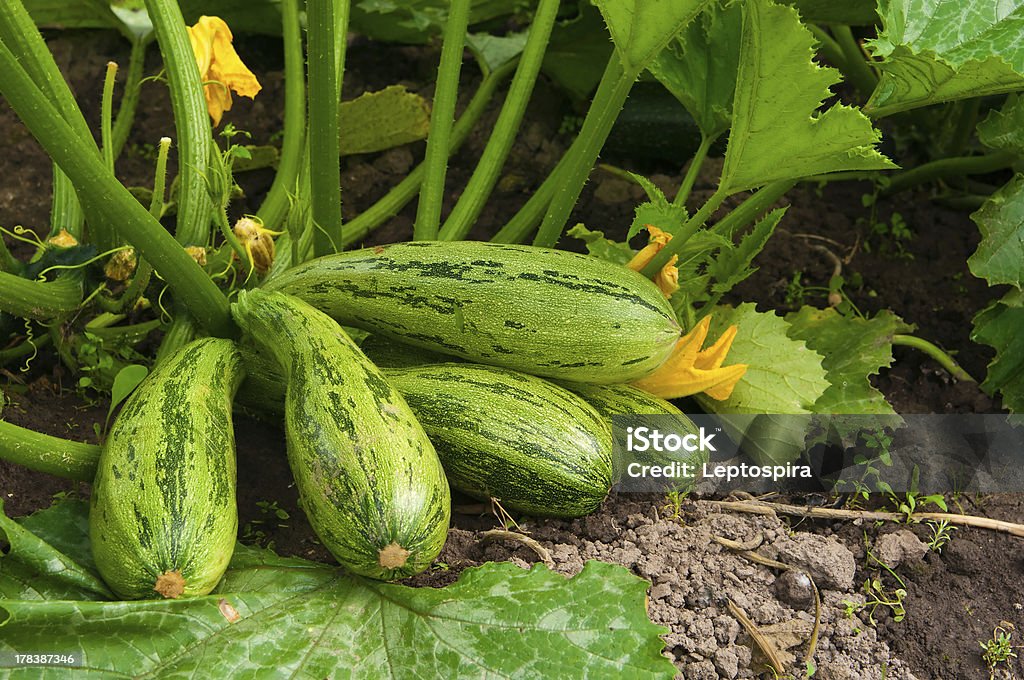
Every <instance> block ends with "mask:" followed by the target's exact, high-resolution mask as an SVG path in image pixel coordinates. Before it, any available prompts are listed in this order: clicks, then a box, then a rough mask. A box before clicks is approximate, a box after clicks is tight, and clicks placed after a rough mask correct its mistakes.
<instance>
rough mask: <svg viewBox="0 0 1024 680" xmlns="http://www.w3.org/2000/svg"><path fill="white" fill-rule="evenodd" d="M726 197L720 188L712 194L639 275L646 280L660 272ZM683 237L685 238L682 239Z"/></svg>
mask: <svg viewBox="0 0 1024 680" xmlns="http://www.w3.org/2000/svg"><path fill="white" fill-rule="evenodd" d="M726 195H727V194H726V193H725V192H724V191H722V189H721V188H719V189H718V191H716V192H715V193H714V194H712V195H711V198H709V199H708V200H707V202H706V203H705V204H704V205H702V206H701V207H700V210H698V211H697V212H696V213H695V214H694V216H693V217H691V218H690V219H689V220H687V222H686V224H684V225H683V227H682V229H680V230H679V231H680V233H679V234H677V235H676V237H675V238H673V239H672V240H671V241H669V242H668V245H666V246H665V247H664V248H662V249H661V252H659V253H658V254H657V255H655V256H654V259H652V260H651V261H650V262H648V263H647V266H646V267H644V268H643V271H642V272H641V273H642V274H643V275H644V276H646V277H648V278H650V277H653V276H654V275H656V274H657V273H658V272H659V271H661V268H662V267H664V266H665V265H666V264H668V261H669V260H670V259H671V258H672V256H673V255H678V254H679V253H680V252H682V250H683V248H684V247H685V246H686V241H687V240H688V239H689V236H691V235H692V234H693V233H694V232H696V231H697V230H698V229H700V228H701V227H702V226H704V223H705V222H707V221H708V218H710V217H711V216H712V215H714V214H715V211H716V210H718V208H719V206H721V205H722V201H724V200H725V198H726ZM684 235H685V238H683V236H684Z"/></svg>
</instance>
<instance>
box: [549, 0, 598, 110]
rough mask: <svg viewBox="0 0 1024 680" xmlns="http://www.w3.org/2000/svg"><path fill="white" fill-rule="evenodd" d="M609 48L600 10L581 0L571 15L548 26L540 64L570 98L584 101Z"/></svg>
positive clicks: (594, 83) (591, 89)
mask: <svg viewBox="0 0 1024 680" xmlns="http://www.w3.org/2000/svg"><path fill="white" fill-rule="evenodd" d="M613 49H614V47H612V44H611V42H610V41H609V40H608V32H607V31H606V30H605V27H604V21H603V20H602V19H601V13H600V12H598V11H597V9H596V8H595V7H594V6H593V5H592V4H590V2H588V1H587V0H582V1H581V2H580V3H579V14H578V15H577V16H576V17H575V18H573V19H571V20H568V21H559V22H557V23H556V24H555V26H554V28H552V29H551V38H550V39H549V40H548V48H547V50H545V52H544V63H543V65H542V66H541V68H542V69H543V70H544V74H545V75H547V76H548V77H549V78H551V79H552V80H553V81H555V83H556V84H557V85H558V86H559V87H561V88H562V89H563V90H565V91H566V92H568V93H569V95H570V96H571V97H572V98H573V99H575V100H576V101H584V100H586V99H587V98H588V97H589V96H590V95H591V94H592V93H593V92H594V88H596V87H597V84H598V82H600V80H601V74H602V73H604V67H605V64H607V63H608V56H609V55H610V54H611V52H612V50H613Z"/></svg>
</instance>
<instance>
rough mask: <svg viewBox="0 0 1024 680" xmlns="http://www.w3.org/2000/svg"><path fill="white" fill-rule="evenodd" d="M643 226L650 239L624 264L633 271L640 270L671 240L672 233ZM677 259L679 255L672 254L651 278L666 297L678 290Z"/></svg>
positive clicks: (648, 225)
mask: <svg viewBox="0 0 1024 680" xmlns="http://www.w3.org/2000/svg"><path fill="white" fill-rule="evenodd" d="M644 227H646V228H647V233H648V234H649V236H650V240H649V241H648V243H647V245H646V246H644V248H643V250H641V251H640V252H638V253H637V254H636V255H634V256H633V259H632V260H630V261H629V262H627V263H626V266H627V267H629V268H630V269H632V270H634V271H640V270H642V269H643V268H644V267H646V266H647V263H648V262H650V261H651V260H653V259H654V256H655V255H657V254H658V252H659V251H660V250H661V249H662V248H664V247H665V246H666V245H668V242H669V241H671V240H672V234H670V233H668V232H667V231H663V230H661V229H658V228H657V227H655V226H653V225H650V224H645V225H644ZM678 261H679V256H678V255H673V256H672V259H671V260H669V261H668V262H667V263H665V266H664V267H662V268H661V271H660V272H658V275H657V276H655V277H654V279H653V281H654V284H655V285H656V286H658V288H659V289H660V290H661V294H662V295H664V296H665V297H666V298H670V297H672V293H674V292H676V291H677V290H679V269H678V267H676V262H678Z"/></svg>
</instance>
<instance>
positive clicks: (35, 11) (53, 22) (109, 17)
mask: <svg viewBox="0 0 1024 680" xmlns="http://www.w3.org/2000/svg"><path fill="white" fill-rule="evenodd" d="M22 4H23V5H24V6H25V9H27V10H28V13H29V15H30V16H31V17H32V20H33V21H34V22H36V25H37V26H40V27H45V28H114V29H117V28H120V21H119V20H118V18H117V16H115V14H114V13H113V12H112V11H111V9H110V3H107V2H103V0H22Z"/></svg>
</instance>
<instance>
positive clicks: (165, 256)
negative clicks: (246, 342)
mask: <svg viewBox="0 0 1024 680" xmlns="http://www.w3.org/2000/svg"><path fill="white" fill-rule="evenodd" d="M0 73H3V77H2V78H0V94H2V95H3V96H4V97H5V98H6V99H7V102H8V103H9V104H10V106H11V108H13V109H14V111H15V112H16V113H17V114H18V117H19V118H21V120H22V122H23V123H24V124H25V125H26V126H27V127H28V129H29V131H30V132H31V133H32V135H33V136H34V137H35V138H36V139H37V140H38V141H39V143H40V144H41V145H42V146H43V148H44V149H45V150H46V152H47V153H48V154H49V155H50V157H51V158H53V159H54V160H55V161H56V162H57V163H58V164H60V166H61V169H62V170H63V171H64V172H65V173H67V175H68V177H70V178H71V180H72V182H74V184H75V187H76V188H77V189H78V191H79V192H81V194H82V196H83V198H85V197H88V199H89V204H90V205H93V206H95V207H96V210H97V211H99V212H100V213H101V215H103V216H105V217H106V218H107V219H109V220H110V221H111V222H112V223H114V224H116V225H117V227H118V229H119V231H120V233H121V235H122V236H123V237H124V238H125V239H126V240H127V241H128V242H129V243H130V244H131V245H132V246H134V247H135V250H136V251H137V252H138V253H139V255H140V256H141V257H144V258H146V259H147V260H149V261H150V263H151V264H152V265H153V267H154V269H156V271H157V272H159V273H160V275H161V276H162V277H163V278H164V280H166V281H167V282H168V284H170V285H171V286H172V287H173V288H174V290H175V293H176V294H177V295H179V296H180V297H181V299H183V300H186V301H187V302H188V304H189V307H190V308H191V310H192V311H193V313H194V314H195V315H196V317H197V318H198V319H199V320H200V322H201V323H202V324H203V325H204V326H205V327H206V329H207V330H208V331H209V332H210V333H211V334H213V335H217V336H220V337H231V336H233V335H234V334H235V327H234V324H233V323H232V322H231V317H230V316H229V314H228V302H227V299H225V297H224V295H223V294H222V293H221V292H220V291H219V290H218V289H217V287H216V285H214V283H213V282H212V281H211V280H210V278H209V277H208V276H207V275H206V272H204V271H203V270H202V269H200V268H199V265H197V264H196V262H195V261H194V260H193V259H192V258H191V257H190V256H189V255H188V254H187V253H186V252H185V251H184V250H183V249H182V248H181V246H180V244H178V243H177V242H176V241H175V240H174V238H173V237H172V236H171V235H170V234H168V233H167V231H166V230H165V229H164V228H163V226H162V225H161V224H160V223H159V222H157V221H156V220H155V219H154V218H153V217H152V215H150V214H149V213H148V212H147V211H146V209H145V208H143V207H142V206H141V205H139V202H138V201H137V200H135V198H134V197H133V196H132V195H131V193H129V192H128V190H127V189H126V188H125V187H124V186H122V185H121V183H120V182H118V181H117V179H116V178H115V177H114V176H113V175H112V174H111V173H110V171H108V170H107V168H106V167H105V166H104V164H103V161H102V160H100V157H99V155H98V154H97V153H95V152H93V151H92V150H91V148H90V144H89V143H87V142H86V141H84V140H83V139H81V138H80V137H79V136H78V135H76V134H75V132H74V130H73V129H72V128H71V126H69V125H68V123H67V122H66V121H65V120H64V119H63V118H62V117H61V115H60V113H58V112H57V110H56V109H55V108H54V107H53V106H52V105H51V104H50V102H49V101H47V99H46V97H45V96H44V95H43V93H42V92H41V91H40V90H39V88H37V87H36V86H35V84H34V83H33V82H32V80H31V79H30V78H29V76H28V74H27V73H25V71H24V70H23V69H22V68H21V66H20V64H19V63H18V60H17V59H16V58H15V57H14V55H13V54H11V51H10V50H9V49H8V48H7V46H6V44H2V43H0Z"/></svg>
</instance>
